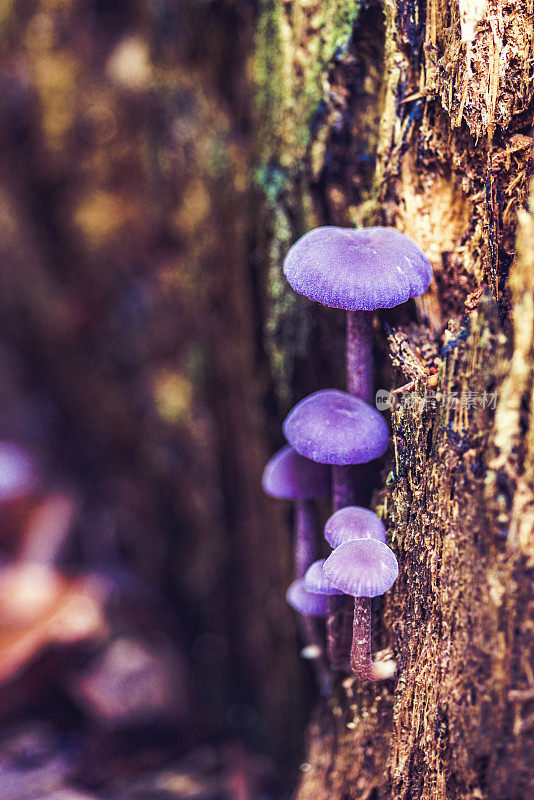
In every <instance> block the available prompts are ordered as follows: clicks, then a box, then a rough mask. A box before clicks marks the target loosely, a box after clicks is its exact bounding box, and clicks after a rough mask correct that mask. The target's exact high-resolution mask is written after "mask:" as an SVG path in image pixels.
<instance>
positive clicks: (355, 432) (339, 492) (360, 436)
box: [284, 389, 389, 511]
mask: <svg viewBox="0 0 534 800" xmlns="http://www.w3.org/2000/svg"><path fill="white" fill-rule="evenodd" d="M284 434H285V436H286V439H287V440H288V442H289V443H290V444H291V446H292V447H293V448H294V449H295V450H296V451H297V452H298V453H300V454H301V455H302V456H304V457H305V458H309V459H311V460H312V461H318V462H319V463H321V464H330V465H331V467H332V494H333V508H334V511H337V510H338V509H339V508H342V507H343V506H346V505H350V503H351V501H352V489H351V479H350V465H351V464H364V463H367V462H368V461H371V460H372V459H374V458H379V457H380V456H381V455H383V454H384V452H385V451H386V448H387V446H388V441H389V431H388V427H387V425H386V423H385V421H384V419H383V417H382V416H381V415H380V414H379V413H378V411H376V410H375V409H374V408H371V406H369V405H368V404H367V403H364V402H363V400H359V399H358V398H357V397H353V396H352V395H350V394H347V392H341V391H339V390H338V389H324V390H321V391H319V392H315V393H314V394H311V395H310V396H309V397H306V398H305V399H304V400H301V402H300V403H297V405H296V406H295V407H294V408H293V410H292V411H291V412H290V413H289V415H288V416H287V418H286V420H285V422H284Z"/></svg>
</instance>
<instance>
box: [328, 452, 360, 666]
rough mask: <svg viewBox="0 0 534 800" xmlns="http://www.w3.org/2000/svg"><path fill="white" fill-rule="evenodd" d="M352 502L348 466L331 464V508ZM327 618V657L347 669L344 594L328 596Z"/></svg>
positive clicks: (346, 622) (352, 492) (347, 641)
mask: <svg viewBox="0 0 534 800" xmlns="http://www.w3.org/2000/svg"><path fill="white" fill-rule="evenodd" d="M353 503H354V487H353V483H352V469H351V467H350V466H338V465H332V510H333V511H339V509H340V508H345V506H350V505H352V504H353ZM328 611H329V614H328V619H327V621H326V638H327V643H328V659H329V661H330V664H331V666H332V669H339V670H341V671H343V672H346V671H347V665H348V654H349V650H350V629H351V623H350V617H349V615H348V614H347V598H346V597H345V596H344V595H340V594H338V595H332V596H330V597H329V598H328Z"/></svg>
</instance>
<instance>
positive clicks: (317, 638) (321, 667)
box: [299, 616, 332, 697]
mask: <svg viewBox="0 0 534 800" xmlns="http://www.w3.org/2000/svg"><path fill="white" fill-rule="evenodd" d="M323 628H324V626H323ZM299 630H300V635H301V637H302V641H303V642H308V643H310V644H311V646H312V648H315V653H314V654H313V657H312V658H310V657H309V656H308V657H307V658H308V660H310V661H311V663H312V669H313V672H314V675H315V680H316V682H317V686H318V687H319V692H320V694H321V696H322V697H328V696H329V695H330V693H331V691H332V675H331V672H330V668H329V666H328V661H327V659H326V656H325V648H324V634H323V631H321V626H320V624H319V622H318V620H317V619H316V618H315V617H309V616H303V617H299ZM309 649H310V647H309V646H308V647H304V649H303V651H302V652H303V653H304V652H305V651H306V650H309Z"/></svg>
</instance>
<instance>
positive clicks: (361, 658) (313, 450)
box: [263, 226, 432, 693]
mask: <svg viewBox="0 0 534 800" xmlns="http://www.w3.org/2000/svg"><path fill="white" fill-rule="evenodd" d="M284 274H285V276H286V278H287V280H288V282H289V284H290V285H291V286H292V287H293V289H295V290H296V291H297V292H299V293H300V294H303V295H305V296H306V297H308V298H309V299H310V300H315V301H317V302H319V303H321V304H323V305H325V306H329V307H331V308H340V309H344V310H345V311H347V351H346V367H347V376H346V378H347V390H348V391H347V392H343V391H340V390H338V389H325V390H321V391H318V392H315V393H314V394H312V395H310V396H309V397H306V398H305V399H304V400H302V401H301V402H300V403H298V404H297V405H296V406H295V407H294V408H293V410H292V411H291V412H290V414H289V415H288V417H287V419H286V420H285V422H284V425H283V430H284V435H285V437H286V439H287V441H288V443H289V444H288V445H287V446H286V447H283V448H282V449H281V450H280V451H278V452H277V453H276V454H275V455H274V456H273V457H272V458H271V460H270V461H269V463H268V464H267V466H266V468H265V472H264V475H263V488H264V490H265V491H266V492H267V494H269V495H271V496H273V497H277V498H284V499H288V500H292V501H294V502H295V580H294V582H293V583H292V584H291V586H290V587H289V589H288V592H287V600H288V602H289V603H290V605H291V606H292V607H293V608H294V609H295V610H296V611H297V612H298V613H299V614H300V615H301V621H302V625H301V634H302V637H303V639H304V641H305V643H306V647H305V648H304V650H303V654H304V655H305V656H307V657H308V658H312V659H313V660H314V663H315V667H316V675H317V679H318V682H319V686H320V688H321V690H322V691H323V693H328V691H329V689H330V685H331V679H330V676H331V671H332V670H341V671H348V668H349V666H350V669H351V670H352V672H353V674H354V675H355V676H356V677H358V678H361V679H367V680H380V679H384V678H389V677H392V676H393V674H394V672H395V662H394V661H393V660H389V661H386V662H384V661H382V662H375V661H373V658H372V655H371V598H373V597H377V596H379V595H382V594H384V593H385V592H387V591H388V589H390V588H391V586H392V585H393V583H394V582H395V580H396V578H397V576H398V571H399V568H398V563H397V559H396V557H395V555H394V553H393V551H392V550H391V549H390V548H389V547H388V546H387V544H386V543H385V539H386V530H385V527H384V525H383V523H382V521H381V520H380V519H379V517H378V516H377V515H376V514H374V513H373V512H372V511H370V510H368V509H366V508H362V507H360V506H357V505H354V503H355V488H356V489H357V482H355V481H354V479H353V472H352V467H353V465H356V464H366V463H368V462H370V461H372V460H373V459H375V458H380V456H382V455H383V454H384V453H385V451H386V449H387V447H388V442H389V431H388V428H387V425H386V422H385V420H384V418H383V417H382V416H381V414H379V412H378V411H377V410H376V409H375V408H374V407H372V406H371V405H370V403H371V402H372V401H373V397H374V362H373V352H372V319H373V312H374V311H375V310H377V309H379V308H391V307H393V306H396V305H399V304H400V303H404V302H406V301H407V300H409V299H410V298H413V297H418V296H419V295H421V294H423V293H424V292H426V290H427V289H428V287H429V284H430V281H431V279H432V267H431V264H430V262H429V260H428V259H427V258H426V256H425V255H424V253H423V252H422V251H421V250H420V248H419V247H418V246H417V245H416V244H415V242H413V241H412V240H411V239H410V238H409V237H408V236H406V235H404V234H402V233H400V232H399V231H397V230H394V229H393V228H383V227H374V228H363V229H359V230H353V229H345V228H338V227H333V226H326V227H321V228H316V229H314V230H312V231H310V232H309V233H307V234H306V235H305V236H303V237H302V238H301V239H299V240H298V241H297V242H296V244H294V245H293V247H292V248H291V249H290V251H289V253H288V254H287V256H286V259H285V261H284ZM330 493H331V496H332V510H333V514H332V516H331V517H330V519H329V520H328V521H327V523H326V526H325V529H324V536H325V539H326V541H327V542H328V544H329V545H330V547H331V548H333V551H332V553H331V554H330V555H329V556H328V558H326V559H319V560H317V556H318V555H319V553H318V541H317V538H318V537H317V522H316V520H317V516H316V508H315V499H316V498H319V497H321V496H326V495H328V494H330ZM347 596H352V597H354V614H353V620H352V644H349V637H350V627H349V628H348V626H347V624H346V620H347V600H346V598H347ZM321 617H322V618H326V643H327V647H326V650H327V653H326V656H327V660H326V658H325V653H324V648H323V646H322V644H321V643H322V641H323V639H324V634H323V632H322V630H321V628H320V623H319V620H320V618H321ZM347 628H348V633H347ZM349 648H350V660H349Z"/></svg>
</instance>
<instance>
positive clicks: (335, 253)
mask: <svg viewBox="0 0 534 800" xmlns="http://www.w3.org/2000/svg"><path fill="white" fill-rule="evenodd" d="M284 274H285V276H286V278H287V280H288V282H289V283H290V284H291V286H292V287H293V289H295V291H297V292H299V293H300V294H303V295H305V296H306V297H309V298H310V300H316V301H317V302H319V303H322V304H323V305H325V306H329V307H331V308H344V309H346V310H347V311H359V310H361V311H374V310H375V309H377V308H391V307H392V306H396V305H399V304H400V303H404V302H405V301H406V300H409V298H410V297H419V295H421V294H423V293H424V292H426V290H427V289H428V287H429V285H430V281H431V280H432V266H431V264H430V261H429V260H428V258H427V257H426V256H425V254H424V253H423V251H422V250H421V249H420V248H419V247H418V246H417V245H416V244H415V242H413V241H412V240H411V239H410V238H409V237H408V236H406V235H405V234H403V233H400V231H397V230H395V229H394V228H380V227H377V228H361V229H360V230H354V229H352V228H336V227H334V226H325V227H322V228H315V229H314V230H312V231H309V232H308V233H306V234H305V235H304V236H302V237H301V238H300V239H299V240H298V241H297V242H296V243H295V244H294V245H293V247H292V248H291V249H290V251H289V253H288V254H287V256H286V259H285V261H284Z"/></svg>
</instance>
